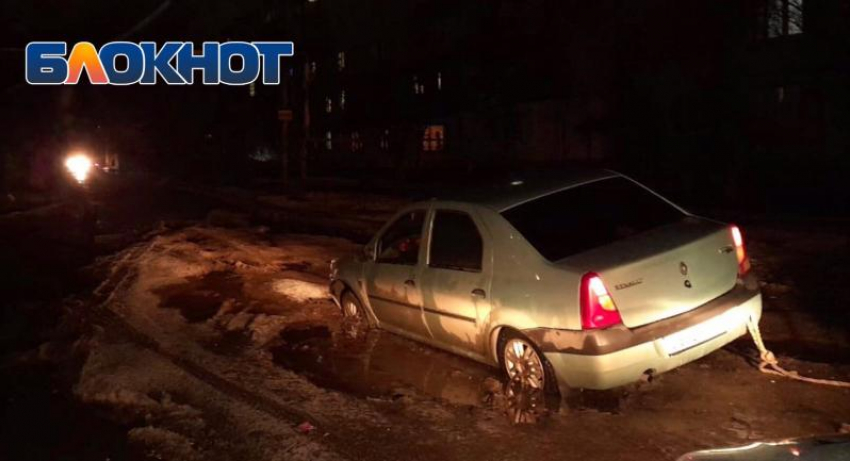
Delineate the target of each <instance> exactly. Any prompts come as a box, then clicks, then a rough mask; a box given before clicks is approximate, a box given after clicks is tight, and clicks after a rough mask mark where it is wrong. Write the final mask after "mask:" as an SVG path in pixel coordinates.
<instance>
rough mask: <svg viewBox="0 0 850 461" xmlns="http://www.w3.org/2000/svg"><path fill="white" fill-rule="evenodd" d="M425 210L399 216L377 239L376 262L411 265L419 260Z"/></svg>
mask: <svg viewBox="0 0 850 461" xmlns="http://www.w3.org/2000/svg"><path fill="white" fill-rule="evenodd" d="M424 223H425V210H414V211H409V212H407V213H405V214H404V215H402V216H399V217H398V219H396V220H395V221H394V222H393V223H392V224H391V225H390V227H388V228H387V230H386V231H384V234H383V235H382V236H381V238H380V240H378V258H377V262H379V263H385V264H403V265H409V266H413V265H416V263H417V262H418V261H419V246H420V244H421V242H422V225H423V224H424Z"/></svg>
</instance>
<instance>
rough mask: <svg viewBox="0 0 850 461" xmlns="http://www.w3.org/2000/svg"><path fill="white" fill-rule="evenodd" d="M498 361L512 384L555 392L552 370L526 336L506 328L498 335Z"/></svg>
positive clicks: (555, 385)
mask: <svg viewBox="0 0 850 461" xmlns="http://www.w3.org/2000/svg"><path fill="white" fill-rule="evenodd" d="M498 348H499V362H500V363H501V364H502V369H504V370H505V374H507V376H508V379H509V380H510V381H511V383H513V384H521V385H522V386H524V387H529V388H531V389H537V390H542V391H545V392H546V393H557V392H558V386H557V382H556V380H555V374H554V370H552V366H551V365H550V364H549V362H548V361H547V360H546V357H544V356H543V354H542V353H541V352H540V351H539V350H538V349H537V346H535V345H534V343H532V342H531V341H530V340H529V339H528V338H526V337H525V336H523V335H522V334H520V333H518V332H516V331H513V330H507V331H505V332H503V333H502V334H500V335H499V342H498Z"/></svg>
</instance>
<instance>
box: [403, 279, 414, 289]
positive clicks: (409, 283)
mask: <svg viewBox="0 0 850 461" xmlns="http://www.w3.org/2000/svg"><path fill="white" fill-rule="evenodd" d="M404 284H405V285H407V286H409V287H415V286H416V282H414V281H413V280H412V279H407V280H405V281H404Z"/></svg>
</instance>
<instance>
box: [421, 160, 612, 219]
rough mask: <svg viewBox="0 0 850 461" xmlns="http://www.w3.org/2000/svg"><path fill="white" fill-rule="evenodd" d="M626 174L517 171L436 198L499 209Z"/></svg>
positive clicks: (578, 171) (600, 171) (581, 171)
mask: <svg viewBox="0 0 850 461" xmlns="http://www.w3.org/2000/svg"><path fill="white" fill-rule="evenodd" d="M617 176H622V175H621V174H619V173H617V172H614V171H611V170H603V169H582V170H569V171H559V172H556V173H547V174H539V173H537V174H515V175H511V176H510V178H507V179H501V180H493V181H492V182H490V183H487V184H483V185H480V186H476V187H473V188H469V189H465V190H463V191H456V192H453V193H447V194H445V195H438V196H435V197H434V200H439V201H453V202H466V203H474V204H476V205H481V206H486V207H488V208H492V209H494V210H496V211H498V212H502V211H505V210H507V209H509V208H513V207H515V206H517V205H520V204H522V203H525V202H528V201H530V200H534V199H536V198H540V197H543V196H546V195H549V194H552V193H554V192H558V191H561V190H564V189H569V188H571V187H575V186H578V185H581V184H584V183H588V182H593V181H597V180H599V179H606V178H612V177H617Z"/></svg>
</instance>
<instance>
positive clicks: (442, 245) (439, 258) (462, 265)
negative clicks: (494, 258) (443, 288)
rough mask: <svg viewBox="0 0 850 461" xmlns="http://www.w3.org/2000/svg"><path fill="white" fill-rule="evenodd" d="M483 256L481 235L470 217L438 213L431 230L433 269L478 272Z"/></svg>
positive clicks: (455, 213)
mask: <svg viewBox="0 0 850 461" xmlns="http://www.w3.org/2000/svg"><path fill="white" fill-rule="evenodd" d="M483 256H484V243H483V242H482V240H481V234H480V233H479V232H478V226H476V225H475V221H473V220H472V218H471V217H470V216H469V215H468V214H466V213H461V212H458V211H448V210H440V211H437V214H436V216H434V226H433V230H432V231H431V255H430V258H429V260H428V265H429V266H430V267H439V268H443V269H453V270H462V271H473V272H477V271H480V270H481V260H482V259H483Z"/></svg>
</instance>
